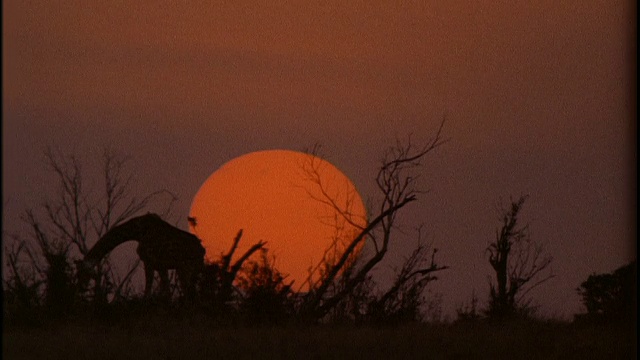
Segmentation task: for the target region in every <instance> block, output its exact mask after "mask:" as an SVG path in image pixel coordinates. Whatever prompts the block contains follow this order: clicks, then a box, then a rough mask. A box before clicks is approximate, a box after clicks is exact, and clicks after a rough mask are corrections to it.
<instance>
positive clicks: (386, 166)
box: [3, 130, 637, 358]
mask: <svg viewBox="0 0 640 360" xmlns="http://www.w3.org/2000/svg"><path fill="white" fill-rule="evenodd" d="M441 143H442V140H441V138H440V130H439V131H438V133H437V134H436V136H435V138H434V139H433V140H432V141H431V142H430V143H428V144H427V145H426V146H424V147H421V148H417V149H416V148H414V147H412V146H411V144H405V145H403V144H397V146H395V147H393V148H391V149H390V150H389V152H388V153H387V154H388V156H387V157H386V158H385V159H384V160H383V162H382V164H381V166H380V169H379V171H378V173H377V176H376V184H377V185H378V188H379V190H380V195H381V197H380V198H381V202H380V204H379V206H378V207H377V208H378V212H377V213H375V214H373V215H371V219H370V220H369V221H367V223H366V225H365V226H359V227H358V230H359V231H358V233H357V234H356V235H355V236H354V237H353V238H348V239H340V241H342V240H346V241H345V243H344V246H343V247H339V246H335V247H333V250H334V252H333V253H331V252H329V251H327V253H325V258H324V259H322V261H321V263H320V264H318V266H317V267H316V268H315V270H313V271H315V272H316V273H315V275H317V276H315V277H312V276H310V277H309V291H308V292H296V291H294V289H292V283H291V282H288V281H287V278H286V276H285V275H283V274H282V273H280V272H279V271H278V269H277V266H276V265H277V259H273V258H271V257H270V256H269V252H268V250H267V248H266V242H263V241H260V242H258V243H256V244H252V246H251V247H250V248H249V249H248V250H247V251H246V252H245V253H243V254H237V253H236V252H237V249H238V246H239V243H240V241H241V240H242V230H240V231H239V232H238V234H237V236H236V237H235V238H234V239H232V244H231V247H230V248H229V251H228V252H227V253H226V254H222V255H221V257H220V258H219V259H214V260H213V261H208V262H206V263H204V264H202V266H201V268H200V269H199V271H198V273H197V274H196V275H197V276H196V277H195V289H196V290H195V293H194V298H193V299H190V301H184V300H185V299H184V297H182V296H180V295H183V294H184V289H183V288H181V287H180V286H178V285H177V284H178V282H176V281H174V282H173V287H172V288H171V291H170V292H169V293H170V296H169V297H167V298H164V297H162V295H163V294H162V292H163V291H160V293H161V294H150V296H149V297H144V296H142V295H141V294H138V293H137V292H136V291H134V290H133V286H132V285H131V276H132V274H133V273H134V271H135V270H136V268H137V266H138V264H135V265H133V266H132V267H131V268H129V269H128V270H127V272H126V274H125V275H124V276H123V277H119V276H117V275H116V272H115V271H114V269H113V267H112V265H111V263H110V261H109V260H108V257H107V259H106V260H104V261H101V262H100V263H99V264H98V266H97V270H98V272H97V273H96V274H94V275H95V276H93V281H92V282H87V281H86V280H87V278H86V277H85V274H84V273H83V272H82V271H80V270H82V268H78V267H74V265H73V264H74V263H75V264H77V263H76V261H77V260H78V259H79V258H80V259H82V258H83V257H84V258H85V259H86V255H87V254H88V253H89V250H90V249H91V247H92V246H91V245H92V244H95V242H97V241H98V239H101V238H102V237H104V236H105V234H108V233H109V231H111V230H112V229H114V228H117V227H118V226H121V225H122V224H123V223H125V222H126V221H128V220H129V219H130V218H131V217H133V216H134V215H136V214H137V213H138V212H140V211H143V209H145V208H146V207H147V205H149V202H150V201H151V200H152V199H154V198H155V197H156V196H157V195H159V194H161V192H157V193H152V194H151V195H149V196H147V197H145V198H143V199H142V200H135V199H134V198H132V199H131V200H128V195H127V194H128V193H127V191H126V188H127V186H128V184H129V181H128V180H126V181H123V180H122V179H123V178H122V176H123V174H122V172H121V171H122V166H123V162H121V161H120V160H116V158H115V157H113V156H112V155H108V154H106V155H105V171H104V175H105V198H106V200H104V198H103V201H106V203H104V204H103V205H102V206H97V205H93V204H91V203H90V202H89V200H88V199H89V198H88V196H87V195H86V194H85V193H84V190H83V188H82V178H81V172H80V167H79V164H78V162H77V161H76V160H75V159H74V158H71V160H69V162H60V160H56V158H55V157H53V156H52V155H51V154H50V153H48V159H49V160H50V162H51V164H52V167H53V170H54V174H55V175H56V177H57V178H58V180H59V181H60V187H61V192H60V198H59V199H58V200H57V201H54V202H49V203H46V205H45V206H44V209H43V210H44V218H42V217H38V215H37V214H36V211H33V210H29V211H27V212H25V214H24V217H23V219H24V220H25V223H26V224H27V225H28V226H29V229H30V231H31V233H30V234H28V235H27V236H18V235H10V236H9V235H8V234H6V233H5V234H4V236H5V238H6V239H8V240H9V241H5V262H6V264H5V269H6V272H5V273H4V278H3V325H4V326H5V334H4V340H5V341H4V344H5V347H4V348H3V355H6V356H7V357H8V358H12V357H15V356H16V354H18V352H20V355H21V356H26V357H45V358H51V357H53V358H56V357H61V356H65V357H87V356H89V355H91V356H92V357H94V358H106V357H109V358H113V357H117V356H121V357H127V358H130V357H139V356H140V357H158V356H160V357H165V358H167V357H174V356H176V357H186V356H191V355H193V356H198V357H201V356H202V355H201V354H203V353H204V354H207V356H211V357H233V358H242V357H243V356H246V357H253V356H258V357H262V358H264V357H267V358H270V357H286V358H291V357H294V358H297V357H309V356H311V357H314V356H315V357H320V358H325V357H332V358H335V357H339V358H342V357H352V356H354V357H363V356H365V354H364V353H362V352H361V349H367V350H368V351H370V353H369V354H367V356H366V357H368V358H376V357H378V358H391V357H403V358H424V357H425V356H426V357H432V358H522V357H526V358H549V357H551V358H557V357H563V358H565V357H566V358H625V357H627V356H629V357H633V356H635V353H636V351H635V344H636V341H637V340H636V338H635V332H629V331H628V328H625V329H627V330H624V329H621V328H620V327H618V326H616V325H618V324H619V323H621V322H623V323H631V322H632V320H631V319H633V322H634V323H635V316H636V314H637V312H636V302H637V300H636V299H637V298H636V279H637V275H636V271H637V270H636V263H635V261H634V262H632V263H631V264H629V265H626V266H624V267H621V268H620V269H617V270H616V271H615V272H613V273H612V274H600V275H597V274H593V275H591V276H590V277H589V279H587V280H586V281H585V282H583V283H582V284H581V286H580V288H579V289H578V292H579V294H580V295H581V296H582V298H583V303H584V304H585V307H586V309H587V314H584V315H581V316H578V317H577V319H579V320H585V319H586V320H589V321H577V322H576V323H575V324H568V323H560V322H553V321H540V320H536V319H535V318H534V317H533V316H531V312H530V310H531V303H530V301H529V300H528V299H527V298H526V295H527V293H528V291H530V290H531V289H533V288H535V287H536V286H538V285H540V284H542V283H544V281H546V280H548V279H549V278H550V277H551V275H549V274H547V272H546V270H548V267H549V265H550V262H551V258H550V257H549V256H545V255H544V254H543V251H542V247H541V246H540V245H538V244H537V243H535V242H533V241H532V240H531V239H530V238H529V233H528V227H527V226H526V225H525V226H520V224H519V221H518V220H519V215H520V210H521V209H522V206H523V204H524V202H525V200H526V197H520V198H519V199H518V200H516V201H512V202H511V204H510V206H509V207H508V208H507V209H506V210H504V212H503V214H502V217H501V222H502V226H501V228H500V229H499V230H498V231H497V234H496V240H495V242H493V243H491V244H489V246H488V248H487V253H488V255H489V263H490V264H491V266H492V268H493V270H494V272H495V275H496V279H495V282H491V283H490V297H489V302H488V308H487V309H480V306H479V304H478V297H477V295H476V294H475V292H474V293H473V294H472V298H471V301H470V303H469V304H464V305H461V306H459V307H458V309H457V316H458V319H457V321H455V322H453V323H445V322H441V321H439V317H437V316H431V317H430V318H427V317H426V316H425V311H426V310H425V309H427V308H428V307H429V306H433V308H432V309H431V310H432V311H435V312H437V306H438V304H437V301H438V298H429V297H428V296H427V294H428V292H427V288H428V285H429V284H430V283H431V282H432V281H435V280H437V277H436V273H437V272H439V271H442V270H445V269H447V268H448V267H447V266H443V265H440V264H438V262H437V259H436V256H437V254H438V251H439V250H438V249H435V248H431V247H430V246H427V245H425V244H424V243H423V242H422V239H421V235H420V232H418V235H417V238H418V244H419V245H418V246H417V247H416V248H415V249H414V251H413V252H412V253H411V254H410V255H409V256H408V257H407V258H406V259H405V262H404V263H403V264H402V266H400V267H399V268H398V270H397V272H396V274H395V278H394V281H393V282H392V283H391V284H390V285H389V286H387V287H383V286H381V285H380V284H379V283H377V282H376V279H375V278H374V277H373V276H372V270H373V269H374V268H375V267H376V266H377V265H378V264H379V263H380V262H381V261H382V260H383V259H384V258H385V256H386V254H387V251H388V249H389V247H390V246H391V244H392V243H393V239H394V236H393V235H394V231H393V230H394V229H395V228H396V219H397V217H398V216H399V215H400V214H401V210H402V209H404V208H405V206H406V205H408V204H410V203H411V202H413V201H415V200H416V199H417V195H418V194H419V193H421V190H420V189H418V188H416V187H414V180H415V176H416V175H415V174H413V173H412V172H413V171H415V170H416V169H417V168H418V167H419V166H420V165H421V161H422V160H423V159H424V157H425V156H426V155H427V154H429V153H431V152H432V151H433V150H434V149H435V148H437V147H438V146H439V145H440V144H441ZM314 169H315V168H314V164H310V167H309V168H307V171H308V174H309V175H310V178H311V179H314V178H315V177H314V176H315V175H317V173H316V172H315V170H314ZM316 170H317V169H316ZM314 174H315V175H314ZM127 179H128V178H127ZM317 185H318V186H322V184H321V183H319V182H318V183H317ZM323 194H328V193H326V192H323ZM318 200H320V201H323V202H325V204H327V205H328V206H333V207H334V209H335V210H337V211H338V214H339V216H341V217H342V220H343V221H346V222H349V223H350V224H355V225H357V224H358V222H356V221H354V219H353V218H352V217H351V216H352V214H351V213H350V212H349V211H348V209H347V210H345V209H343V208H341V207H339V206H338V205H337V204H336V203H335V202H332V201H331V199H330V198H329V197H327V198H325V199H318ZM152 216H157V215H153V214H152ZM157 217H158V218H159V216H157ZM41 219H44V220H41ZM189 221H190V222H191V223H192V225H193V226H196V225H197V222H196V219H193V218H190V219H189ZM229 240H231V239H229ZM364 242H369V244H370V245H371V246H370V247H371V249H372V250H371V251H370V252H368V253H367V252H359V251H358V249H359V248H361V246H362V244H363V243H364ZM336 249H339V251H338V250H336ZM176 274H177V272H176V273H172V272H171V273H167V280H166V281H167V282H169V280H168V279H170V277H169V275H172V276H173V278H174V280H175V278H176V276H177V275H176ZM160 275H161V277H162V276H163V275H162V274H160ZM312 279H315V280H312ZM434 309H435V310H434ZM483 310H484V311H483ZM523 314H524V315H525V316H518V315H523ZM495 319H499V320H500V321H499V322H495V321H487V320H495ZM429 320H431V321H429ZM582 324H586V326H583V325H582ZM247 325H260V326H261V327H264V329H265V330H264V331H263V330H260V327H256V328H254V329H255V330H249V329H247V328H246V326H247ZM592 325H593V326H592ZM274 326H275V327H274ZM390 326H393V329H394V333H389V332H385V331H386V330H385V329H388V328H390ZM594 326H599V327H598V328H597V330H596V327H594ZM25 327H26V330H25ZM96 327H100V328H101V330H100V341H101V344H102V346H103V347H104V348H105V349H107V350H105V351H104V353H102V352H101V351H97V353H96V352H95V349H94V347H95V346H94V345H95V341H96V336H97V335H96V332H95V331H87V329H92V328H96ZM52 329H55V331H53V330H52ZM139 334H144V335H143V336H144V338H142V337H141V335H139ZM168 337H170V339H171V340H170V341H168V340H167V339H168ZM496 337H497V338H499V339H500V341H499V342H496V341H495V339H496ZM231 339H233V342H231ZM34 341H35V342H37V343H38V344H39V346H38V347H33V346H32V347H29V348H26V347H25V344H27V343H29V342H30V343H31V344H33V343H34ZM69 341H73V342H74V344H73V345H74V346H70V344H68V342H69ZM231 343H232V344H233V345H229V344H231ZM159 344H162V345H159ZM180 344H190V345H189V346H186V345H180ZM194 344H195V345H194ZM158 346H160V348H162V349H164V350H158ZM61 349H62V350H61ZM89 349H91V350H89Z"/></svg>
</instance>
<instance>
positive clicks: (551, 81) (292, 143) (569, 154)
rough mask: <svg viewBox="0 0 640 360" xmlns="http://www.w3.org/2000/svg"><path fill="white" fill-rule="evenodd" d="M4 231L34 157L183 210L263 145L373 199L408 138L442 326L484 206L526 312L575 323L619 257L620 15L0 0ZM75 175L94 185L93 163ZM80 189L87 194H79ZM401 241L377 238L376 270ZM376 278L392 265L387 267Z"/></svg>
mask: <svg viewBox="0 0 640 360" xmlns="http://www.w3.org/2000/svg"><path fill="white" fill-rule="evenodd" d="M3 10H4V11H3V139H2V150H3V159H2V160H3V179H2V180H3V220H4V221H3V226H4V227H5V230H12V229H14V228H15V229H19V226H20V225H19V220H18V219H19V214H20V213H21V212H22V211H24V210H25V209H27V208H33V207H37V206H39V204H41V203H42V201H43V198H44V197H47V196H51V192H52V191H53V190H54V189H55V186H54V184H52V181H51V178H52V175H51V174H50V173H49V172H47V168H46V165H45V161H44V156H43V152H44V150H45V148H46V147H47V146H53V147H55V148H57V149H60V151H62V152H64V153H75V154H77V155H78V156H80V157H81V158H82V159H84V160H85V161H86V162H87V163H88V165H87V168H86V171H88V172H89V173H91V172H92V171H97V170H98V168H99V164H98V161H96V159H98V158H99V156H100V154H101V151H102V149H103V147H105V146H108V147H111V148H113V149H115V150H116V151H117V152H119V153H122V154H126V155H130V156H131V162H130V164H132V165H133V166H135V172H136V177H137V178H138V183H137V186H138V188H137V189H136V190H137V191H140V193H143V192H148V191H149V190H151V189H158V188H166V189H168V190H170V191H172V192H174V193H175V194H176V195H178V197H179V201H178V203H176V207H175V211H174V213H175V216H176V220H175V221H178V219H179V221H180V222H179V223H178V224H179V226H180V227H181V228H183V229H187V221H186V217H187V215H188V211H189V206H190V205H191V200H192V198H193V196H194V195H195V194H196V192H197V190H198V189H199V187H200V185H201V184H202V183H203V182H204V181H205V180H206V179H207V177H208V176H209V175H210V174H211V173H212V172H213V171H215V170H216V169H217V168H218V167H220V166H221V165H222V164H224V163H225V162H227V161H229V160H231V159H233V158H235V157H238V156H240V155H243V154H245V153H248V152H252V151H258V150H266V149H291V150H304V149H308V148H312V147H313V146H314V145H315V144H321V145H322V155H324V157H325V158H326V159H327V160H329V161H330V162H331V163H333V164H334V165H335V166H336V167H338V168H339V169H340V170H342V171H343V172H344V173H345V174H346V175H347V176H348V177H350V178H351V180H352V181H353V182H354V184H355V185H356V187H357V188H358V190H359V191H360V193H361V194H362V196H363V198H364V199H365V201H366V199H368V198H371V199H373V198H375V196H376V192H375V190H376V189H375V182H374V177H375V174H376V170H377V168H376V167H377V166H378V164H379V161H380V159H381V157H382V155H383V153H384V150H385V148H386V147H387V146H388V145H391V144H393V143H394V142H395V139H396V138H399V139H407V137H408V136H409V135H411V139H412V141H413V142H415V143H420V142H424V141H426V140H427V139H428V138H429V137H430V136H432V135H433V133H434V132H435V131H436V130H437V128H438V125H439V123H440V122H441V121H442V119H443V118H446V124H445V127H444V136H445V137H446V138H448V139H450V140H449V142H448V143H447V144H446V145H445V146H443V147H441V148H438V149H437V150H436V151H435V152H434V153H433V154H432V155H430V157H429V159H428V161H427V163H426V164H425V167H424V169H423V170H422V173H421V176H422V177H421V181H422V184H423V186H424V188H426V189H430V192H429V193H427V194H424V195H422V196H421V197H420V201H419V202H417V203H414V204H411V205H410V206H409V207H408V208H407V209H406V211H404V215H403V220H402V221H403V223H404V224H405V225H406V228H405V229H406V230H407V232H411V229H412V227H415V226H418V225H419V224H421V223H424V225H425V227H424V230H425V231H426V232H427V240H429V241H431V242H432V243H433V244H434V246H436V247H438V248H439V249H440V252H439V255H441V258H440V261H441V264H443V265H448V266H450V269H449V270H447V271H445V272H442V273H441V274H440V279H439V280H438V282H437V283H436V284H434V286H432V287H431V289H432V290H433V291H434V292H437V293H441V294H442V297H443V303H444V304H443V307H444V310H445V312H447V313H449V314H451V313H452V312H453V309H454V308H455V307H456V306H458V305H459V304H461V303H462V302H463V301H468V300H469V298H470V296H471V292H472V290H473V289H474V288H475V291H476V292H477V293H478V296H479V297H480V299H481V300H485V299H486V296H487V293H488V276H489V275H490V274H491V267H490V265H489V264H488V261H487V259H486V254H485V252H484V249H485V248H486V246H487V244H488V243H489V242H490V241H492V240H493V239H494V236H495V230H496V227H498V226H499V221H498V219H499V218H498V214H497V211H496V206H497V204H498V202H499V200H500V199H503V200H505V201H506V200H508V198H509V196H513V197H517V196H519V195H520V194H529V195H530V198H529V199H528V201H527V203H526V204H525V208H524V211H523V214H522V221H525V222H528V223H529V224H530V227H531V232H532V237H533V238H534V239H535V240H537V241H540V242H543V243H545V244H547V247H546V249H547V250H548V252H549V253H550V254H551V255H552V256H553V257H554V262H553V265H552V266H553V271H554V273H555V274H556V277H555V278H554V279H552V280H550V281H549V282H548V283H547V284H546V285H544V286H543V287H541V288H539V289H538V290H537V291H535V292H534V293H532V295H533V297H534V298H535V300H536V301H537V302H538V303H539V304H540V305H541V310H542V311H543V313H545V314H548V315H551V316H563V317H570V316H571V314H573V313H575V312H576V311H579V309H580V303H579V298H578V296H577V294H576V292H575V288H576V287H578V286H579V284H580V282H581V281H583V280H585V279H586V278H587V277H588V275H589V274H591V273H593V272H609V271H612V270H614V269H615V268H617V267H619V266H621V265H623V264H625V263H626V262H628V261H629V260H631V259H632V258H635V244H636V219H635V211H636V187H635V186H636V185H635V179H636V150H635V149H636V138H635V133H636V100H635V99H636V98H635V96H636V94H635V88H636V80H635V79H636V59H635V56H636V55H635V54H636V35H635V28H636V15H635V14H636V9H635V5H632V4H631V2H627V1H589V2H584V1H577V0H576V1H574V0H571V1H562V2H561V3H559V2H557V1H550V0H549V1H535V2H525V1H516V2H502V1H482V2H475V3H471V4H470V3H469V2H468V1H446V2H445V1H442V2H436V1H415V2H414V1H407V2H401V3H400V4H397V3H392V2H389V1H350V2H348V4H344V3H343V2H338V1H327V2H322V3H321V4H320V3H319V4H313V5H312V4H309V3H307V2H279V1H276V2H270V5H268V6H267V5H259V4H257V3H254V2H248V1H247V2H245V1H233V2H217V1H214V2H211V1H192V2H189V3H188V5H186V4H184V3H182V2H164V3H162V4H158V3H156V2H150V1H137V2H135V3H131V2H128V1H109V2H100V4H95V3H93V2H91V3H86V2H83V1H61V2H56V3H53V2H38V1H29V2H3ZM94 167H95V168H94ZM97 181H98V180H96V182H97ZM413 245H414V242H413V240H411V239H405V240H402V242H397V243H396V246H395V248H394V249H393V253H392V254H390V255H391V256H390V260H392V261H391V262H389V263H387V264H385V266H384V267H386V268H387V269H388V268H389V267H392V266H394V262H393V259H394V258H395V259H400V258H401V257H402V256H404V255H408V252H409V251H410V250H411V249H412V247H413ZM396 265H397V264H396Z"/></svg>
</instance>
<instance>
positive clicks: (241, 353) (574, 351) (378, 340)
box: [2, 319, 637, 360]
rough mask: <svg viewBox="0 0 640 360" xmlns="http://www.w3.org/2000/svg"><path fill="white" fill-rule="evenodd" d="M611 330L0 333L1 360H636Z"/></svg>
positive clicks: (185, 327) (128, 328)
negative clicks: (0, 345) (0, 337)
mask: <svg viewBox="0 0 640 360" xmlns="http://www.w3.org/2000/svg"><path fill="white" fill-rule="evenodd" d="M636 346H637V341H636V339H635V331H633V330H630V329H628V328H627V329H624V328H620V327H616V326H593V325H590V326H586V325H583V326H577V325H569V324H558V323H526V324H507V325H495V324H484V323H467V324H453V325H451V324H449V325H425V324H421V325H406V326H397V327H356V326H328V325H326V326H325V325H323V326H276V327H270V326H264V327H258V326H244V327H239V326H233V327H223V326H214V325H211V324H204V323H197V322H193V321H190V322H189V321H176V320H172V321H159V320H157V319H156V320H154V321H150V322H137V323H128V324H126V325H125V324H116V325H104V324H101V325H96V324H93V325H89V324H81V323H71V324H70V323H67V324H55V325H47V326H39V327H35V328H34V327H30V328H26V327H6V326H5V328H4V329H3V349H2V358H3V359H110V360H113V359H190V360H194V359H635V358H636Z"/></svg>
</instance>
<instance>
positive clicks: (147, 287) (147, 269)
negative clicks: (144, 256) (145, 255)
mask: <svg viewBox="0 0 640 360" xmlns="http://www.w3.org/2000/svg"><path fill="white" fill-rule="evenodd" d="M153 275H154V272H153V268H151V266H149V265H147V264H144V281H145V284H144V298H145V299H148V298H149V296H151V290H152V288H153Z"/></svg>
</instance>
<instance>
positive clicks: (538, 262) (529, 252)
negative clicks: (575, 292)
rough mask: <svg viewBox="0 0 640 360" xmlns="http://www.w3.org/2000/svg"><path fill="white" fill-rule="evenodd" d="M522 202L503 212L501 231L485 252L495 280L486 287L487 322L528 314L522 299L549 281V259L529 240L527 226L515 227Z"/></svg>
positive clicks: (518, 201)
mask: <svg viewBox="0 0 640 360" xmlns="http://www.w3.org/2000/svg"><path fill="white" fill-rule="evenodd" d="M526 199H527V196H521V197H520V198H519V199H518V200H516V201H513V200H512V201H511V204H510V207H509V208H508V209H506V210H503V214H502V219H501V221H502V227H501V228H500V230H497V231H496V240H495V242H493V243H490V244H489V246H488V247H487V250H486V252H487V253H488V254H489V263H490V264H491V267H492V268H493V270H494V272H495V277H496V280H495V283H494V282H491V283H490V284H489V286H490V298H489V309H488V310H487V315H488V316H489V317H491V318H504V317H508V316H512V315H515V314H516V312H518V311H520V312H526V311H528V310H531V309H530V303H529V302H528V301H526V300H525V296H526V295H527V293H529V291H531V290H532V289H533V288H535V287H537V286H538V285H540V284H542V283H544V282H546V281H547V280H549V279H551V278H552V277H553V275H552V274H551V273H547V270H549V265H551V261H552V258H551V257H550V256H548V255H545V254H544V249H543V247H542V245H541V244H538V243H535V242H534V241H532V240H531V238H530V236H529V226H528V225H525V226H522V227H519V226H518V215H519V213H520V210H521V209H522V206H523V205H524V202H525V200H526ZM525 315H526V313H525Z"/></svg>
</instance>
